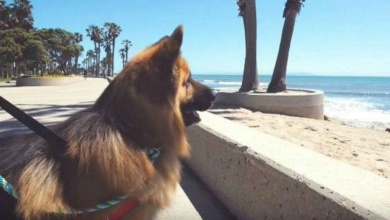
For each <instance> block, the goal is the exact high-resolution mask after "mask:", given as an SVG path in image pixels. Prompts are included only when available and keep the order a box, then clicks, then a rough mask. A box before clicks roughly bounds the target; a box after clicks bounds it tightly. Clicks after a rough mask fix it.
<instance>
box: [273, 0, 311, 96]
mask: <svg viewBox="0 0 390 220" xmlns="http://www.w3.org/2000/svg"><path fill="white" fill-rule="evenodd" d="M303 2H305V0H287V2H286V4H285V8H284V11H283V18H285V19H284V25H283V31H282V38H281V40H280V46H279V52H278V57H277V59H276V63H275V68H274V72H273V73H272V79H271V82H270V84H269V85H268V89H267V92H269V93H276V92H282V91H286V71H287V62H288V55H289V51H290V44H291V39H292V36H293V32H294V25H295V18H296V17H297V14H298V13H299V12H300V10H301V7H302V5H303Z"/></svg>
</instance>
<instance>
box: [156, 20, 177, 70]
mask: <svg viewBox="0 0 390 220" xmlns="http://www.w3.org/2000/svg"><path fill="white" fill-rule="evenodd" d="M182 42H183V26H181V25H179V26H178V27H177V28H176V29H175V30H174V31H173V33H172V34H171V36H167V37H164V38H163V39H161V42H160V44H159V45H158V48H157V50H156V52H155V53H154V54H153V56H152V59H153V61H154V63H155V65H158V66H159V68H161V70H164V72H165V73H167V74H171V73H172V68H173V65H174V62H175V60H176V59H177V57H178V56H179V55H180V47H181V44H182Z"/></svg>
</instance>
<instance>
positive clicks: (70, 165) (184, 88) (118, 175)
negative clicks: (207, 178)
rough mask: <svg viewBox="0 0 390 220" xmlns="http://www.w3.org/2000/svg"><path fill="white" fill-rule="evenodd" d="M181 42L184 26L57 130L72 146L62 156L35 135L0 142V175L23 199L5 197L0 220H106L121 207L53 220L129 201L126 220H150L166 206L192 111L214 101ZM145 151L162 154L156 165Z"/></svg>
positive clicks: (138, 59)
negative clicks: (195, 75)
mask: <svg viewBox="0 0 390 220" xmlns="http://www.w3.org/2000/svg"><path fill="white" fill-rule="evenodd" d="M182 36H183V32H182V27H181V26H179V27H178V28H176V29H175V31H174V32H173V33H172V35H171V36H166V37H163V38H162V39H161V40H159V41H158V42H157V43H155V44H153V45H151V46H150V47H148V48H146V49H145V50H143V51H141V52H140V53H138V54H137V55H135V57H134V58H133V59H132V60H131V61H130V62H128V63H127V64H126V66H125V67H124V69H123V70H122V72H121V73H120V74H119V75H118V76H117V77H116V78H115V79H114V80H113V81H112V83H110V85H109V86H108V87H107V88H106V90H105V91H104V92H103V93H102V95H101V96H100V97H99V99H98V100H97V101H96V103H95V104H94V105H93V106H92V107H91V108H89V109H86V110H84V111H81V112H79V113H77V114H75V115H73V116H72V117H71V118H70V119H68V120H67V121H65V122H64V123H62V124H60V125H59V126H57V127H56V128H55V129H54V130H55V132H56V133H58V134H60V135H61V136H62V137H63V138H64V139H65V140H67V142H68V146H67V149H66V150H65V151H64V152H58V151H57V150H54V151H53V150H52V149H53V148H54V149H56V148H55V146H48V144H47V142H46V141H45V140H43V139H41V138H40V137H38V136H36V135H25V136H17V137H8V138H3V139H0V173H1V175H2V176H4V177H5V178H6V179H7V180H8V181H9V182H10V183H12V184H13V185H14V186H15V187H16V189H17V191H18V192H19V194H20V198H19V199H18V200H17V201H15V200H13V199H12V198H11V197H10V196H8V195H7V194H6V193H5V192H4V191H3V190H0V219H16V218H17V217H15V214H16V215H18V216H19V217H20V218H22V219H105V217H106V216H107V215H108V214H109V213H110V212H112V210H113V209H115V208H116V207H114V208H112V209H109V210H104V211H100V212H96V213H91V214H83V215H79V216H69V215H68V216H64V215H61V214H54V213H60V212H61V211H62V210H66V209H69V208H73V209H82V208H87V207H91V206H93V205H96V204H98V203H100V202H103V201H107V200H109V199H112V198H114V197H117V196H120V195H126V194H128V195H129V199H131V200H134V201H136V203H137V206H136V208H135V209H134V210H132V211H131V212H130V213H128V215H127V216H125V217H124V218H122V219H153V217H154V216H155V214H156V212H157V210H159V209H161V208H164V207H166V206H167V205H168V204H169V200H170V197H171V195H172V193H173V192H174V191H175V188H176V185H177V183H178V181H179V179H180V162H179V158H180V157H185V156H187V155H188V153H189V149H188V147H189V146H188V143H187V140H186V134H185V125H190V124H193V123H196V122H198V121H199V118H198V116H197V114H196V113H195V110H202V111H203V110H206V109H207V108H209V107H210V106H211V103H212V101H213V100H214V94H213V93H212V91H211V90H210V89H209V88H208V87H206V86H204V85H202V84H200V83H198V82H196V81H194V80H193V79H192V78H191V74H190V70H189V67H188V64H187V62H186V61H185V60H184V58H183V57H182V56H181V55H180V47H181V43H182ZM147 146H151V147H154V148H158V149H160V151H161V154H160V156H159V157H158V159H157V161H156V162H155V163H154V164H152V163H151V161H150V160H149V159H148V158H147V155H146V154H145V152H144V148H145V147H147ZM53 152H54V153H53ZM10 216H11V217H10Z"/></svg>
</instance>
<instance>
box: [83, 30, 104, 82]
mask: <svg viewBox="0 0 390 220" xmlns="http://www.w3.org/2000/svg"><path fill="white" fill-rule="evenodd" d="M86 31H87V36H88V37H90V39H91V40H92V41H93V44H94V47H95V54H96V60H97V62H96V68H95V70H96V72H95V76H97V75H99V72H100V71H99V70H100V69H99V67H100V48H101V43H102V42H103V37H102V34H103V29H102V28H99V27H98V26H96V25H90V26H89V27H88V28H87V29H86Z"/></svg>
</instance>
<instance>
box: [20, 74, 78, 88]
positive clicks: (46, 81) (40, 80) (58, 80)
mask: <svg viewBox="0 0 390 220" xmlns="http://www.w3.org/2000/svg"><path fill="white" fill-rule="evenodd" d="M81 80H83V77H80V76H73V77H72V76H69V77H37V78H35V77H18V78H16V86H66V85H69V84H72V83H75V82H79V81H81Z"/></svg>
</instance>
